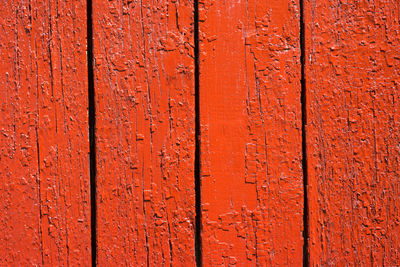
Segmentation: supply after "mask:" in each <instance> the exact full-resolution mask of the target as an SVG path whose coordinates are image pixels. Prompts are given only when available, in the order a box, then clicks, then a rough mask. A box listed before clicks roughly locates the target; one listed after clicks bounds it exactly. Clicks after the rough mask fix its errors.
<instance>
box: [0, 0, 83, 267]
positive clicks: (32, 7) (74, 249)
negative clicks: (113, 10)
mask: <svg viewBox="0 0 400 267" xmlns="http://www.w3.org/2000/svg"><path fill="white" fill-rule="evenodd" d="M0 20H1V27H0V38H1V42H0V58H1V64H0V75H1V78H0V87H1V88H2V89H1V90H0V118H1V119H0V123H1V124H0V131H1V134H0V145H1V150H0V165H1V167H0V176H1V180H0V195H1V197H0V211H1V217H0V265H1V266H39V265H41V266H66V265H78V264H82V265H89V264H90V198H89V161H88V158H89V157H88V152H89V140H88V129H87V128H88V116H87V107H88V105H87V98H88V96H87V65H86V2H85V1H73V2H72V1H62V0H59V1H47V2H43V1H5V2H4V1H3V2H2V5H1V6H0Z"/></svg>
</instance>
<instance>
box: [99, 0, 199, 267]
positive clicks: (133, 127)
mask: <svg viewBox="0 0 400 267" xmlns="http://www.w3.org/2000/svg"><path fill="white" fill-rule="evenodd" d="M93 4H94V6H93V27H94V28H93V29H94V57H95V90H96V97H95V98H96V124H97V126H96V138H97V143H96V145H97V148H96V149H97V209H98V213H97V225H98V227H97V228H98V229H97V233H98V236H97V241H98V244H97V248H98V252H97V254H98V255H97V261H98V264H99V265H106V266H108V265H120V264H126V265H133V266H135V265H145V264H148V265H150V266H154V265H161V264H163V265H183V264H187V265H189V266H190V265H193V264H194V256H195V254H194V217H195V208H194V202H195V195H194V130H195V129H194V59H193V53H194V49H193V3H192V2H191V1H186V0H182V1H174V0H162V1H156V2H155V1H150V0H141V1H121V0H119V1H106V0H101V1H94V2H93Z"/></svg>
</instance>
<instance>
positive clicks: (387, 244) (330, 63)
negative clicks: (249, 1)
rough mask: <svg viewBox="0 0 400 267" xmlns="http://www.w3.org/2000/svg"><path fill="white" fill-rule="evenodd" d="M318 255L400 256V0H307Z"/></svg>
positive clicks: (330, 258) (348, 261) (328, 258)
mask: <svg viewBox="0 0 400 267" xmlns="http://www.w3.org/2000/svg"><path fill="white" fill-rule="evenodd" d="M305 7H306V10H305V19H306V23H305V25H306V81H307V85H306V91H307V149H308V166H309V194H308V195H309V209H310V216H309V219H310V223H309V225H310V242H309V244H310V248H309V250H310V251H309V252H310V264H311V266H317V265H321V266H324V265H333V266H341V265H343V266H344V265H350V266H366V265H368V266H369V265H374V266H396V265H399V263H400V181H399V177H400V169H399V159H400V155H399V141H400V92H399V89H400V57H399V51H400V26H399V18H400V2H399V1H387V0H376V1H329V0H322V1H309V0H307V1H306V4H305Z"/></svg>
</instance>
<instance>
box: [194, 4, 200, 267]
mask: <svg viewBox="0 0 400 267" xmlns="http://www.w3.org/2000/svg"><path fill="white" fill-rule="evenodd" d="M193 19H194V77H195V78H194V91H195V142H196V150H195V160H194V176H195V177H194V180H195V195H196V196H195V206H196V208H195V209H196V217H195V256H196V265H197V267H200V266H202V242H201V241H202V240H201V173H200V167H201V160H200V156H201V154H200V148H201V147H200V141H201V139H200V134H201V132H200V95H199V94H200V86H199V82H200V71H199V67H200V66H199V65H200V64H199V50H200V49H199V1H198V0H194V18H193Z"/></svg>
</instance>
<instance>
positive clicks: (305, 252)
mask: <svg viewBox="0 0 400 267" xmlns="http://www.w3.org/2000/svg"><path fill="white" fill-rule="evenodd" d="M299 1H300V62H301V139H302V169H303V190H304V210H303V227H304V229H303V239H304V243H303V266H306V267H308V266H310V261H309V257H310V255H309V243H308V241H309V207H308V192H307V190H308V164H307V136H306V130H307V129H306V128H307V127H306V126H307V109H306V108H307V95H306V70H305V67H306V42H305V24H304V0H299Z"/></svg>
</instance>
